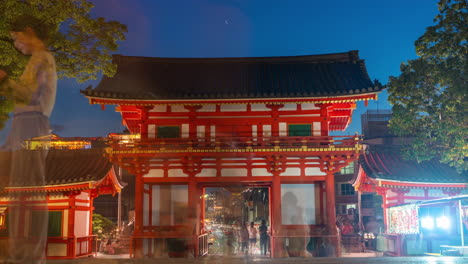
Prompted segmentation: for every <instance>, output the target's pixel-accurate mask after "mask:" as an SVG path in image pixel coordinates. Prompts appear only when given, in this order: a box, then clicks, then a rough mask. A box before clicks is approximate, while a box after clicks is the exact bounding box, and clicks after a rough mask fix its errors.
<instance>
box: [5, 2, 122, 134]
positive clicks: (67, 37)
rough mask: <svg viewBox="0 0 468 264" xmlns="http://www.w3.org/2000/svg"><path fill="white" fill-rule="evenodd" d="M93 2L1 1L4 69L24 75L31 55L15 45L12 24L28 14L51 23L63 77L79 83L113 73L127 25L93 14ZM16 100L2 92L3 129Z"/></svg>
mask: <svg viewBox="0 0 468 264" xmlns="http://www.w3.org/2000/svg"><path fill="white" fill-rule="evenodd" d="M92 8H93V4H92V3H91V2H89V1H87V0H2V1H0V69H3V70H5V71H7V72H8V75H9V76H10V77H11V78H18V76H20V75H21V73H22V71H23V69H24V67H25V65H26V63H27V61H28V58H27V57H26V56H24V55H22V54H21V53H19V52H18V51H16V49H15V48H14V46H13V45H12V40H11V38H10V28H9V24H10V23H11V22H12V21H14V20H15V19H16V18H17V17H19V16H21V15H24V14H28V15H32V16H34V17H37V18H38V19H40V20H41V21H43V22H44V24H45V25H46V26H47V29H48V32H47V33H48V35H49V39H48V41H47V46H48V48H49V50H50V51H52V52H53V54H54V57H55V60H56V63H57V71H58V75H59V77H70V78H75V79H76V80H77V81H79V82H84V81H87V80H92V79H96V78H97V77H98V76H100V75H101V74H104V75H107V76H112V75H113V74H114V73H115V71H116V66H115V65H114V64H112V53H113V52H115V51H116V50H117V48H118V42H120V41H124V40H125V33H126V32H127V27H126V26H125V25H123V24H121V23H119V22H117V21H109V20H106V19H104V18H102V17H97V18H95V17H92V16H91V14H90V11H91V9H92ZM11 110H12V103H11V102H10V100H9V99H8V96H6V95H1V94H0V129H1V128H2V125H3V123H4V122H5V120H6V118H7V116H8V113H9V112H11Z"/></svg>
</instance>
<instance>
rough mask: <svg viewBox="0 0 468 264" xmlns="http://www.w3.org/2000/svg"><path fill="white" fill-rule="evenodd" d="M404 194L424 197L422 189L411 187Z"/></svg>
mask: <svg viewBox="0 0 468 264" xmlns="http://www.w3.org/2000/svg"><path fill="white" fill-rule="evenodd" d="M406 196H419V197H424V189H411V190H410V191H409V193H407V194H406Z"/></svg>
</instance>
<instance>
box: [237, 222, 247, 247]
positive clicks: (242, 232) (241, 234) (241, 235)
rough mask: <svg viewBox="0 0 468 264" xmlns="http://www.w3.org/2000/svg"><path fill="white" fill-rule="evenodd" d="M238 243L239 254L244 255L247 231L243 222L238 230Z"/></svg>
mask: <svg viewBox="0 0 468 264" xmlns="http://www.w3.org/2000/svg"><path fill="white" fill-rule="evenodd" d="M239 243H240V252H241V253H242V254H246V253H247V251H248V249H249V247H248V243H249V230H248V229H247V223H246V222H244V223H243V224H242V225H241V227H240V229H239Z"/></svg>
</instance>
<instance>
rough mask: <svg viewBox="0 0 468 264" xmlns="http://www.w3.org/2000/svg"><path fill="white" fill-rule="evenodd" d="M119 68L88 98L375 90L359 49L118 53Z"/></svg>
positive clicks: (258, 95) (319, 94)
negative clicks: (235, 54)
mask: <svg viewBox="0 0 468 264" xmlns="http://www.w3.org/2000/svg"><path fill="white" fill-rule="evenodd" d="M113 61H114V63H116V64H117V73H116V74H115V76H114V77H107V76H104V77H103V79H102V80H101V82H100V83H99V84H98V86H97V87H96V88H95V89H91V87H89V88H87V89H86V90H82V91H81V92H82V93H83V94H84V95H85V96H88V97H93V98H102V99H104V98H105V99H113V100H116V99H117V100H118V99H123V100H176V99H186V100H190V99H253V98H301V97H335V96H350V95H360V94H367V93H375V92H378V91H380V90H382V86H381V85H380V84H378V82H377V83H373V82H372V81H371V80H370V79H369V76H368V74H367V70H366V66H365V64H364V61H363V60H361V59H359V56H358V51H350V52H344V53H334V54H324V55H308V56H290V57H252V58H150V57H131V56H122V55H114V56H113Z"/></svg>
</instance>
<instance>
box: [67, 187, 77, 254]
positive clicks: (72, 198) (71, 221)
mask: <svg viewBox="0 0 468 264" xmlns="http://www.w3.org/2000/svg"><path fill="white" fill-rule="evenodd" d="M68 197H69V198H68V203H69V207H68V208H69V209H68V235H67V236H68V239H71V241H70V240H69V242H68V257H75V255H76V242H75V214H76V193H75V192H70V193H69V194H68Z"/></svg>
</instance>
